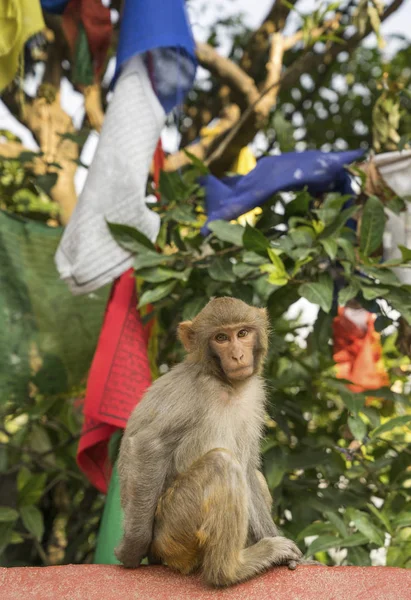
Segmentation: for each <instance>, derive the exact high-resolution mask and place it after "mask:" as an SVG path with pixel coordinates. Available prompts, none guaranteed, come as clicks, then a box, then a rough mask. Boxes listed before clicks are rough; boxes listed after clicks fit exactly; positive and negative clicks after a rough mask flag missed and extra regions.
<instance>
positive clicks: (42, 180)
mask: <svg viewBox="0 0 411 600" xmlns="http://www.w3.org/2000/svg"><path fill="white" fill-rule="evenodd" d="M57 178H58V175H57V173H46V174H45V175H40V176H39V177H36V185H38V186H39V187H41V189H42V190H44V191H45V192H46V194H48V195H50V191H51V188H52V187H53V186H55V185H56V182H57Z"/></svg>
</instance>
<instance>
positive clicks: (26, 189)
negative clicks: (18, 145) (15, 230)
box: [0, 152, 60, 221]
mask: <svg viewBox="0 0 411 600" xmlns="http://www.w3.org/2000/svg"><path fill="white" fill-rule="evenodd" d="M40 156H41V152H21V153H20V155H19V156H18V157H17V158H14V159H7V158H3V157H1V156H0V209H3V210H8V211H10V212H13V213H17V214H20V215H22V216H26V217H29V218H32V219H36V220H40V221H46V220H47V219H49V218H55V217H56V216H57V215H58V214H59V207H58V205H57V204H56V203H54V202H52V200H51V199H50V196H49V195H48V194H49V192H50V189H51V188H52V187H53V185H54V184H55V183H56V181H57V173H52V172H47V171H45V170H44V169H43V172H42V173H40V174H39V173H36V172H35V170H34V163H35V161H36V159H38V158H39V157H40ZM49 167H55V168H60V167H59V166H58V165H56V164H54V165H50V164H49V165H45V168H49Z"/></svg>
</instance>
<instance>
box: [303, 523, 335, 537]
mask: <svg viewBox="0 0 411 600" xmlns="http://www.w3.org/2000/svg"><path fill="white" fill-rule="evenodd" d="M332 532H333V526H332V525H331V524H330V523H322V522H317V523H311V524H310V525H307V527H304V529H303V530H302V531H300V533H299V534H298V536H297V540H298V541H301V540H303V539H304V538H306V537H310V536H312V535H324V534H331V533H332Z"/></svg>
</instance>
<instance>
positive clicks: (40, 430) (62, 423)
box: [0, 386, 103, 566]
mask: <svg viewBox="0 0 411 600" xmlns="http://www.w3.org/2000/svg"><path fill="white" fill-rule="evenodd" d="M79 391H80V390H78V391H77V392H79ZM19 400H20V399H19ZM1 417H2V422H3V423H4V425H3V426H2V427H1V429H0V477H1V489H0V564H1V565H2V566H19V565H20V566H21V565H27V564H31V565H47V564H57V563H61V562H64V563H73V562H90V561H91V559H92V551H93V549H94V545H95V539H96V533H97V530H98V525H99V520H100V515H101V510H102V504H103V501H102V498H101V496H100V495H99V494H98V492H97V490H95V489H94V488H93V487H92V486H91V484H90V483H89V482H88V481H87V480H86V478H85V477H84V475H82V474H81V473H80V471H79V469H78V467H77V464H76V448H77V442H78V438H79V432H80V427H81V413H80V407H79V405H78V402H77V403H74V402H73V400H72V399H71V398H70V397H65V396H62V395H50V394H45V395H42V394H40V393H39V392H38V391H37V392H36V391H34V386H33V390H32V392H31V393H30V394H29V396H28V397H27V399H26V401H25V402H6V403H3V404H2V406H1Z"/></svg>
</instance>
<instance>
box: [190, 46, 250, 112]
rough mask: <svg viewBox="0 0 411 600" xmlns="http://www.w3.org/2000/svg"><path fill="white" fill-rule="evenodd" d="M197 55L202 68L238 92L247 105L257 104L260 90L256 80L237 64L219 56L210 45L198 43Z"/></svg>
mask: <svg viewBox="0 0 411 600" xmlns="http://www.w3.org/2000/svg"><path fill="white" fill-rule="evenodd" d="M196 54H197V58H198V61H199V63H200V65H201V66H202V67H204V68H205V69H208V71H210V73H212V74H213V75H216V76H217V77H218V78H219V79H220V80H221V81H222V83H225V84H227V85H228V86H229V87H230V88H231V89H234V90H236V91H238V92H239V93H240V94H241V95H242V96H243V98H245V100H246V103H247V104H252V103H253V102H255V100H256V99H257V98H258V90H257V87H256V85H255V83H254V80H253V79H252V78H251V77H250V76H249V75H247V73H246V72H245V71H244V70H243V69H242V68H241V67H239V66H238V65H237V64H236V63H235V62H233V61H232V60H230V59H229V58H226V57H225V56H221V54H218V52H217V51H216V50H215V49H214V48H213V47H212V46H210V45H209V44H203V43H198V44H197V47H196Z"/></svg>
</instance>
